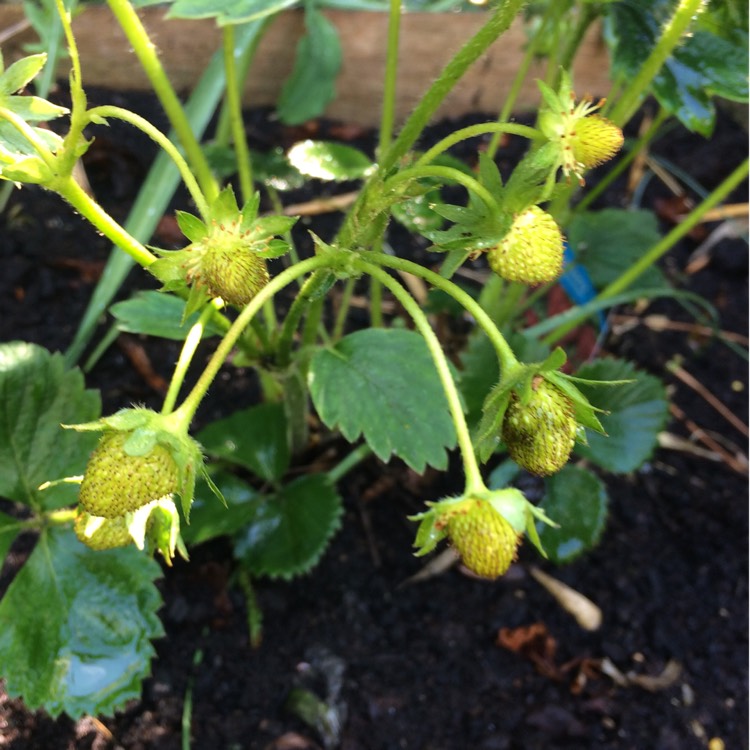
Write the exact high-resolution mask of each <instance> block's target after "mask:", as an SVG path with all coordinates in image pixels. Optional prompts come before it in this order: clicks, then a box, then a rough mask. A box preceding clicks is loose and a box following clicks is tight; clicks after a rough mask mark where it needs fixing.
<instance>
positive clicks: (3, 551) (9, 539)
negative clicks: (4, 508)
mask: <svg viewBox="0 0 750 750" xmlns="http://www.w3.org/2000/svg"><path fill="white" fill-rule="evenodd" d="M23 528H24V526H23V523H22V522H21V521H19V520H18V519H17V518H13V516H9V515H8V514H7V513H0V567H2V565H3V561H4V560H5V557H6V556H7V554H8V550H9V549H10V547H11V545H12V544H13V542H14V541H15V540H16V537H17V536H18V535H19V534H20V533H21V531H22V530H23Z"/></svg>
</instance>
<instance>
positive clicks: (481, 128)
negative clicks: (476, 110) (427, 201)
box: [414, 122, 544, 167]
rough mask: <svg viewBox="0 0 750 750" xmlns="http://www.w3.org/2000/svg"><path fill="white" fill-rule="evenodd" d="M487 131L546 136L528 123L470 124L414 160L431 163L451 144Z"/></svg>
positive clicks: (528, 136)
mask: <svg viewBox="0 0 750 750" xmlns="http://www.w3.org/2000/svg"><path fill="white" fill-rule="evenodd" d="M485 133H494V134H495V135H496V136H499V135H501V134H502V133H511V134H513V135H521V136H525V137H526V138H529V139H530V140H536V139H539V138H544V135H543V134H542V133H541V132H540V131H539V130H536V128H530V127H529V126H528V125H516V124H515V123H507V122H483V123H480V124H478V125H469V126H468V127H466V128H461V129H460V130H455V131H453V132H452V133H451V134H450V135H448V136H446V137H445V138H443V139H442V140H441V141H438V142H437V143H436V144H435V145H434V146H433V147H432V148H431V149H429V150H428V151H425V152H424V154H422V156H420V157H419V159H417V161H416V162H414V166H415V167H420V166H423V165H425V164H429V163H430V162H431V161H433V160H434V159H435V157H436V156H437V155H438V154H442V153H443V152H444V151H447V150H448V149H449V148H450V147H451V146H455V144H456V143H460V142H461V141H465V140H466V139H467V138H475V137H476V136H478V135H484V134H485ZM487 153H488V154H489V156H490V157H492V156H494V154H495V150H492V151H491V150H490V149H489V148H488V150H487Z"/></svg>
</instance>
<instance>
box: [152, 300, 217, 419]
mask: <svg viewBox="0 0 750 750" xmlns="http://www.w3.org/2000/svg"><path fill="white" fill-rule="evenodd" d="M221 305H222V303H221V302H220V301H219V300H216V299H213V300H211V302H209V304H207V305H206V306H205V307H204V308H203V311H202V312H201V314H200V317H199V318H198V321H197V322H196V323H195V325H193V327H192V328H191V329H190V331H189V332H188V335H187V336H186V337H185V342H184V344H183V345H182V351H181V352H180V358H179V359H178V360H177V364H176V365H175V368H174V373H173V374H172V379H171V380H170V382H169V390H168V391H167V395H166V396H165V398H164V404H163V405H162V408H161V413H162V414H169V413H170V412H171V411H172V409H174V405H175V403H176V401H177V395H178V394H179V392H180V388H182V384H183V382H184V381H185V375H186V374H187V371H188V367H190V363H191V362H192V361H193V357H194V356H195V350H196V349H197V348H198V344H200V341H201V338H202V336H203V331H204V330H205V328H206V323H208V321H209V320H211V318H212V316H213V314H214V311H215V310H218V309H219V308H220V307H221Z"/></svg>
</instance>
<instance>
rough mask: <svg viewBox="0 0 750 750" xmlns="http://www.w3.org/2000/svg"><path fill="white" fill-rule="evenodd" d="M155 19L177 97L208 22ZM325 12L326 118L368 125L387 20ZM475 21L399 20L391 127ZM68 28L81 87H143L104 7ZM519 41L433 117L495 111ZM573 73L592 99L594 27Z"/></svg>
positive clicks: (270, 74) (9, 22)
mask: <svg viewBox="0 0 750 750" xmlns="http://www.w3.org/2000/svg"><path fill="white" fill-rule="evenodd" d="M164 14H165V11H164V9H163V8H146V9H143V11H141V14H140V15H141V17H142V19H143V22H144V25H145V26H146V28H147V29H148V30H149V33H150V34H151V36H152V39H153V41H154V43H155V44H156V46H157V48H158V50H159V53H160V56H161V58H162V61H163V63H164V66H165V68H166V70H167V72H168V74H169V77H170V79H171V80H172V82H173V84H174V85H175V87H176V88H177V89H178V90H179V91H181V92H187V91H189V90H190V88H191V87H192V86H193V85H194V84H195V82H196V81H197V79H198V78H199V76H200V73H201V71H202V69H203V67H204V66H205V65H206V63H207V62H208V60H209V59H210V57H211V54H212V53H213V52H214V50H216V49H217V48H218V47H219V46H220V32H219V30H218V29H217V28H216V26H215V24H214V22H213V21H211V20H201V21H181V20H176V19H175V20H166V19H165V18H164ZM326 15H327V16H328V18H329V19H330V20H331V21H332V22H333V23H334V24H335V25H336V27H337V28H338V30H339V32H340V36H341V40H342V46H343V60H344V62H343V67H342V71H341V74H340V76H339V79H338V83H337V91H338V96H337V98H336V100H335V101H334V102H332V103H331V104H330V105H329V107H328V109H327V111H326V115H327V116H329V117H332V118H335V119H341V120H344V121H346V122H352V123H360V124H363V125H376V124H377V122H378V118H379V114H380V104H379V103H380V98H381V96H382V90H383V83H382V81H383V70H384V64H385V39H386V29H387V17H386V15H385V14H380V13H367V12H360V11H327V12H326ZM22 18H23V13H22V10H21V8H20V7H19V6H16V5H0V34H2V32H3V30H8V29H11V28H12V26H13V24H15V23H18V22H19V21H21V20H22ZM482 21H483V13H481V12H476V13H462V14H457V13H438V14H433V13H411V14H406V15H405V16H404V18H403V24H402V33H401V45H400V62H401V75H400V79H399V84H398V92H397V102H396V111H397V120H399V121H403V119H404V118H405V117H406V116H407V115H408V113H409V112H410V111H411V109H412V108H413V107H414V105H415V104H416V103H417V101H418V100H419V97H420V95H421V94H422V93H423V92H424V91H425V90H426V89H427V87H428V86H429V85H430V83H431V82H432V81H433V80H434V79H435V77H436V76H437V75H438V74H439V72H440V71H441V70H442V68H443V66H444V65H445V64H446V63H447V62H448V60H449V59H450V58H451V56H452V55H453V54H454V53H455V52H456V51H457V50H458V49H460V47H461V46H462V44H463V43H464V42H465V41H466V40H467V39H469V38H470V37H471V35H472V34H473V33H474V32H475V31H476V30H477V29H478V28H479V27H480V26H481V24H482ZM74 29H75V33H76V37H77V40H78V44H79V48H80V51H81V64H82V69H83V78H84V84H88V85H95V86H107V87H111V88H115V89H121V90H125V89H136V90H144V89H148V88H149V85H148V80H147V79H146V77H145V75H144V74H143V71H142V70H141V68H140V65H139V64H138V61H137V59H136V58H135V55H134V54H133V52H132V50H131V49H130V48H129V45H128V43H127V40H126V39H125V37H124V35H123V34H122V32H121V31H120V29H119V27H118V26H117V24H116V23H115V22H114V20H113V18H112V16H111V13H110V11H109V9H108V8H106V7H103V6H94V7H91V8H87V9H86V10H85V12H83V13H81V14H80V15H79V16H78V17H77V18H76V19H75V21H74ZM302 29H303V16H302V13H301V11H288V12H285V13H282V14H281V15H280V16H279V17H278V18H277V19H276V20H274V22H273V23H272V25H271V26H270V28H269V30H268V32H267V34H266V35H265V36H264V38H263V40H262V41H261V43H260V45H259V49H258V52H257V55H256V59H255V63H254V68H253V74H252V76H251V78H250V80H249V81H248V82H247V85H246V87H245V91H244V101H245V103H246V104H248V105H253V104H255V105H269V104H273V102H275V101H276V98H277V96H278V94H279V91H280V89H281V86H282V84H283V81H284V80H285V78H286V76H287V75H288V74H289V72H290V71H291V69H292V64H293V59H294V50H295V47H296V44H297V40H298V39H299V36H300V34H301V32H302ZM33 38H34V35H33V32H31V31H30V30H26V31H23V32H21V33H16V34H13V35H12V36H11V38H10V39H8V40H5V41H3V43H2V50H3V54H4V56H5V59H6V64H8V63H9V62H11V61H12V60H14V59H17V58H18V57H20V56H21V55H22V54H23V51H22V47H21V45H22V44H23V43H25V42H28V41H31V40H33ZM524 43H525V36H524V32H523V28H522V25H521V24H520V22H517V23H515V24H514V25H513V26H512V27H511V29H510V30H509V31H508V32H507V33H506V34H505V35H504V36H502V37H501V38H500V39H499V40H498V41H497V42H496V43H495V44H494V45H492V47H491V48H490V49H489V50H488V52H487V53H486V54H485V55H484V56H483V57H482V59H481V60H479V61H478V63H477V64H476V65H475V66H474V67H473V68H472V69H471V70H470V71H469V72H468V73H467V74H466V76H465V77H464V78H463V79H462V80H461V82H460V83H459V85H458V86H457V87H456V89H454V91H453V92H451V94H450V95H449V96H448V97H447V99H446V100H445V102H444V103H443V105H442V107H441V108H440V110H439V112H438V115H437V116H438V117H445V116H460V115H462V114H464V113H466V112H470V111H483V112H488V113H493V112H497V111H498V110H499V109H500V107H501V106H502V103H503V101H504V98H505V97H506V96H507V93H508V91H509V89H510V86H511V83H512V80H513V76H514V74H515V71H516V68H517V65H518V63H519V61H520V59H521V55H522V53H523V46H524ZM66 73H67V66H66V65H65V64H63V65H62V66H61V69H60V75H61V77H64V76H65V75H66ZM573 74H574V81H575V84H576V90H577V91H578V93H579V94H585V93H590V94H593V95H601V94H602V93H605V92H606V91H607V90H608V88H609V84H608V77H607V74H608V68H607V55H606V51H605V49H604V45H603V42H602V41H601V36H600V32H599V30H598V28H593V29H591V30H590V32H589V34H588V35H587V37H586V39H585V40H584V43H583V44H582V47H581V50H580V53H579V55H578V57H577V60H576V65H575V67H574V71H573ZM542 75H543V68H542V66H541V65H538V64H535V65H533V66H532V69H531V71H530V73H529V75H528V76H527V82H526V85H525V86H524V87H523V88H522V90H521V93H520V96H519V99H518V106H517V108H516V109H517V111H520V110H524V109H532V108H533V107H535V105H536V104H537V102H538V101H539V96H538V91H537V88H536V84H535V83H534V81H535V79H536V78H539V77H541V76H542Z"/></svg>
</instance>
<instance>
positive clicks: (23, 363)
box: [0, 342, 101, 510]
mask: <svg viewBox="0 0 750 750" xmlns="http://www.w3.org/2000/svg"><path fill="white" fill-rule="evenodd" d="M100 409H101V406H100V401H99V396H98V394H97V393H96V392H95V391H87V390H86V389H85V386H84V382H83V375H82V374H81V372H80V370H77V369H76V370H66V369H65V362H64V359H63V357H62V355H61V354H50V353H49V352H48V351H46V350H45V349H42V348H41V347H39V346H36V345H34V344H26V343H23V342H11V343H9V344H2V345H0V414H2V420H0V495H2V496H3V497H6V498H8V499H10V500H14V501H16V502H19V503H23V504H24V505H28V506H31V507H32V508H35V509H38V510H41V509H45V510H52V509H54V508H60V507H62V506H64V505H70V504H71V503H73V502H75V499H76V495H77V494H78V488H77V487H76V486H75V485H71V484H58V485H55V486H53V487H51V488H50V489H48V490H45V491H43V492H40V491H39V490H38V489H37V488H38V487H39V486H40V485H41V484H43V483H44V482H46V481H50V480H56V479H62V478H64V477H67V476H76V475H80V474H83V470H84V468H85V466H86V462H87V460H88V456H89V453H91V451H92V449H93V448H94V446H95V445H96V442H97V439H98V436H97V435H80V434H76V433H73V432H69V431H66V430H64V429H63V428H62V427H61V426H60V425H61V424H74V423H76V422H84V421H87V420H91V419H96V417H98V416H99V412H100Z"/></svg>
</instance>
